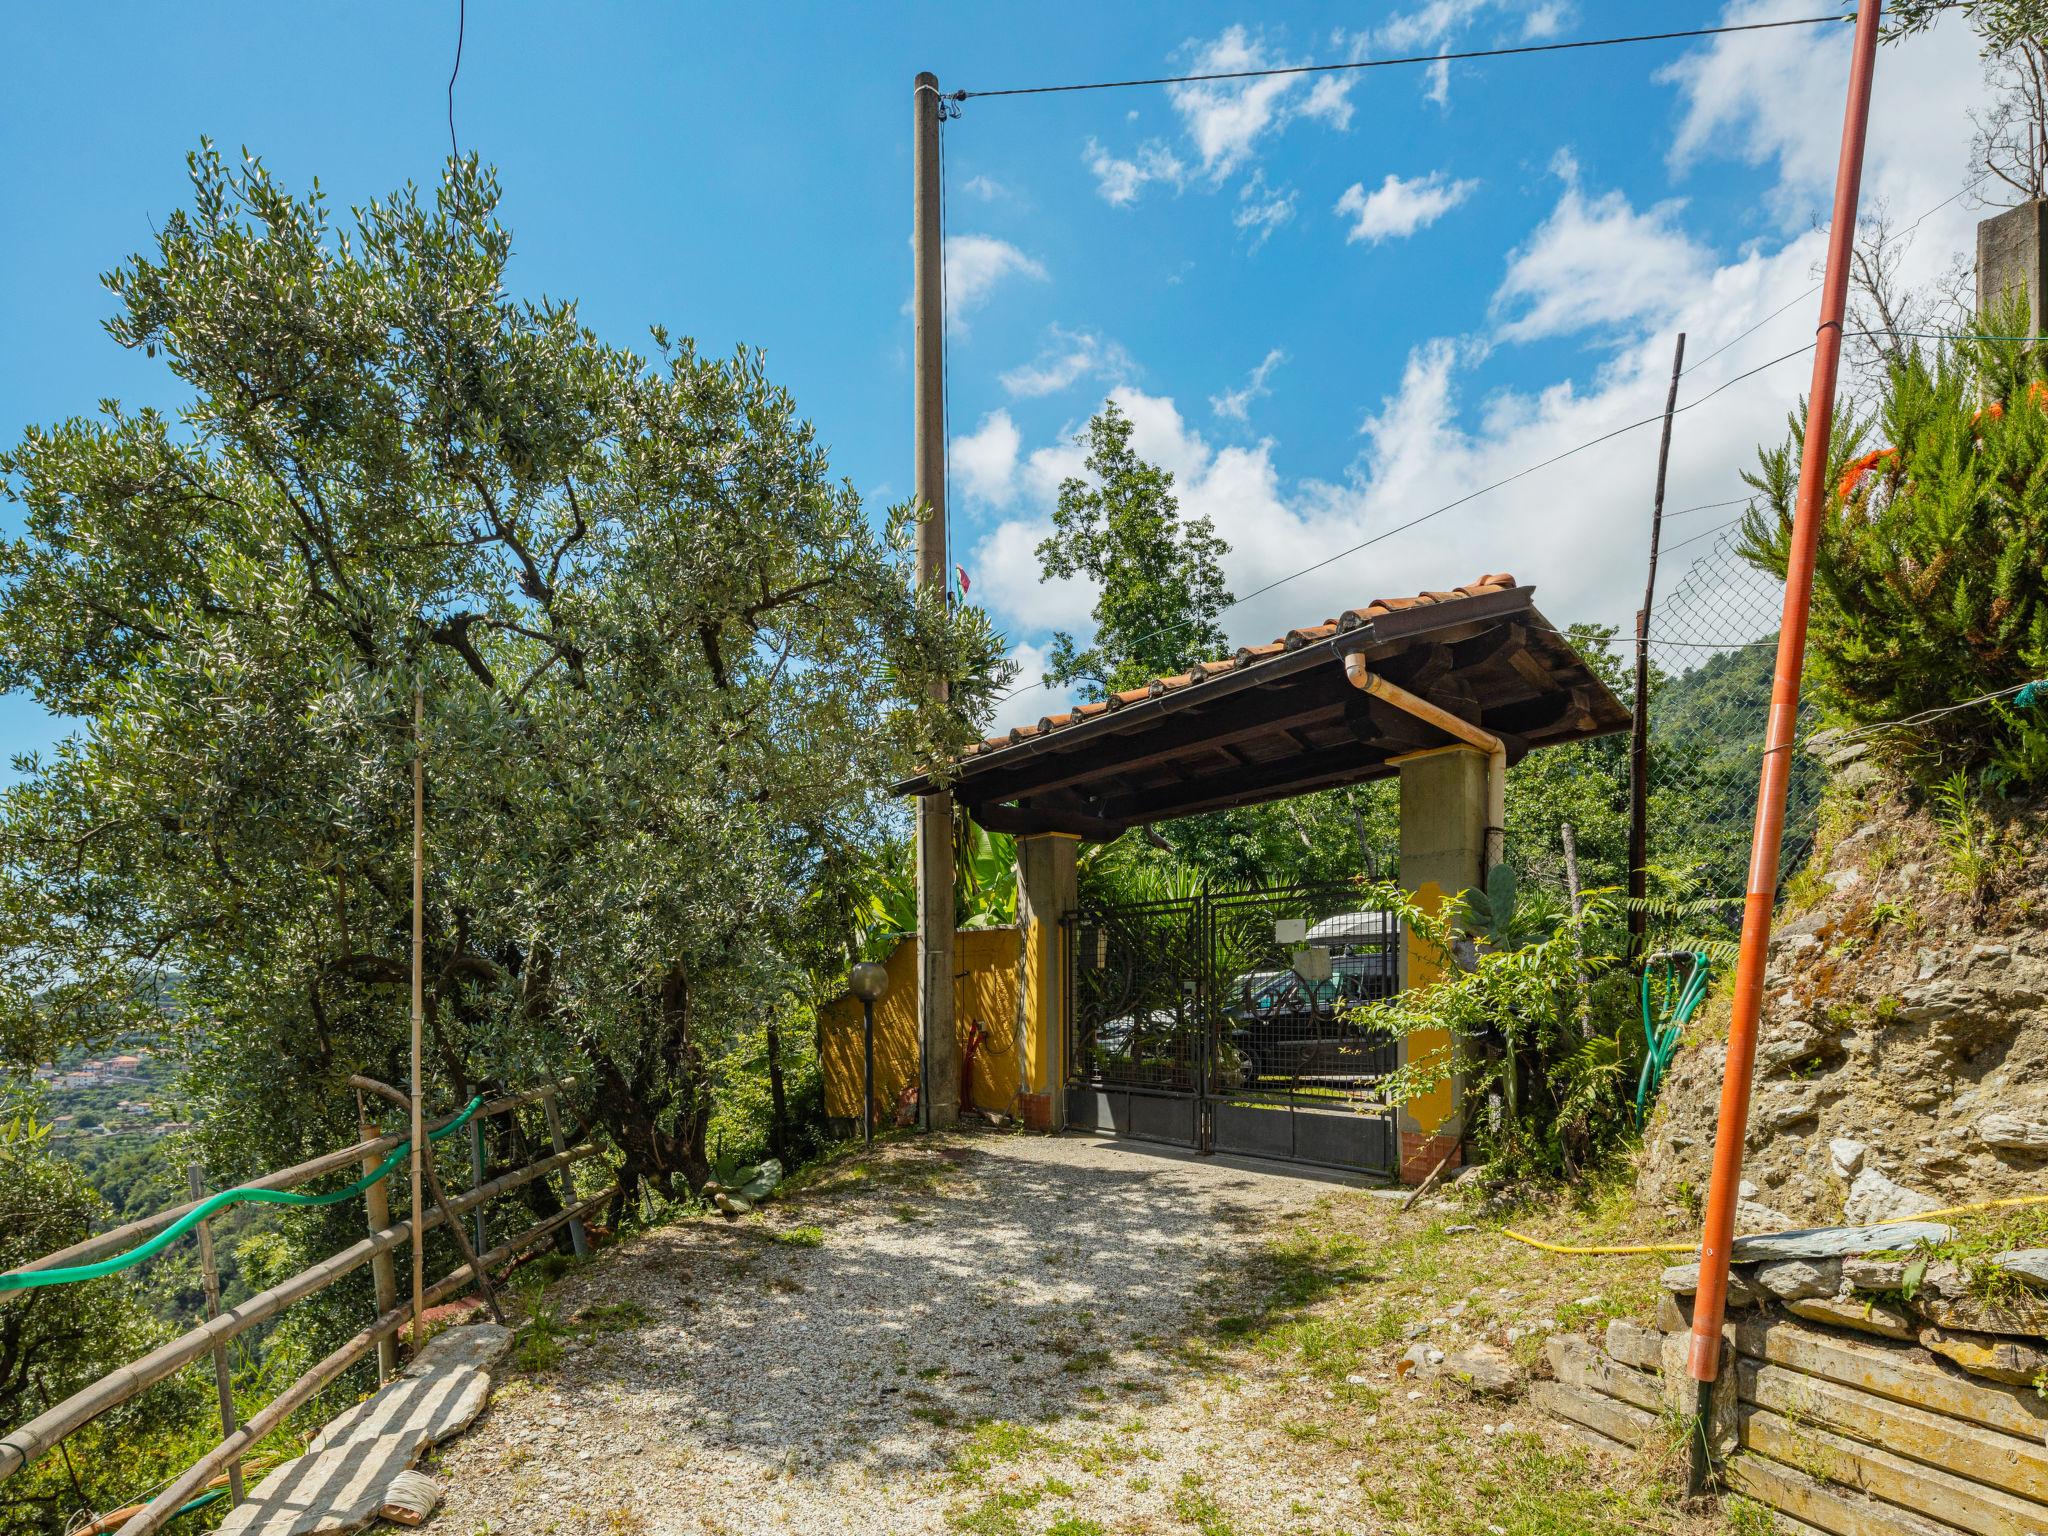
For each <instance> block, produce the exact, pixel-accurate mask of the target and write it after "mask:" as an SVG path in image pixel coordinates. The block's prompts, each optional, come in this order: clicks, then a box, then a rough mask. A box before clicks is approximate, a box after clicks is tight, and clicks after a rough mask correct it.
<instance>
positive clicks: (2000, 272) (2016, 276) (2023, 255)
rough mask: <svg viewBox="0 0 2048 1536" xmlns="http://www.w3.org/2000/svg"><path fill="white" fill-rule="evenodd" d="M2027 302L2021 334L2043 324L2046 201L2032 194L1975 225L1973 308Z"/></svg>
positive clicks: (2047, 290)
mask: <svg viewBox="0 0 2048 1536" xmlns="http://www.w3.org/2000/svg"><path fill="white" fill-rule="evenodd" d="M2015 296H2018V297H2020V298H2024V299H2025V300H2026V301H2027V334H2028V335H2030V336H2039V335H2041V334H2042V332H2043V330H2044V329H2048V325H2044V322H2048V202H2043V201H2042V200H2041V199H2039V198H2036V199H2035V200H2034V201H2033V202H2031V203H2021V204H2020V205H2019V207H2017V208H2008V209H2006V210H2005V212H2003V213H2001V214H1999V215H1997V216H1996V217H1994V218H1989V219H1985V220H1984V221H1983V222H1981V223H1980V224H1978V226H1977V312H1978V313H1979V314H1980V315H1988V314H1989V313H1990V312H1991V311H1992V310H1993V309H1995V308H1996V307H1998V306H2000V305H2003V304H2008V303H2010V302H2011V301H2012V300H2013V298H2014V297H2015Z"/></svg>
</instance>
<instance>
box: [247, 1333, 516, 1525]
mask: <svg viewBox="0 0 2048 1536" xmlns="http://www.w3.org/2000/svg"><path fill="white" fill-rule="evenodd" d="M511 1345H512V1335H511V1332H510V1330H508V1329H505V1328H500V1327H498V1326H497V1325H496V1324H494V1323H472V1324H470V1325H468V1326H466V1327H461V1328H451V1329H449V1330H448V1331H447V1332H446V1333H443V1334H440V1335H438V1336H436V1337H435V1338H433V1339H430V1340H429V1341H428V1342H427V1345H426V1347H425V1348H423V1349H422V1350H421V1351H420V1353H419V1357H418V1358H417V1359H415V1360H414V1361H413V1362H412V1363H411V1364H410V1365H408V1366H407V1367H406V1368H405V1372H404V1374H403V1375H401V1376H399V1377H397V1378H396V1379H395V1380H393V1381H391V1382H389V1383H387V1384H386V1385H385V1386H383V1387H381V1388H379V1389H378V1390H377V1391H376V1392H375V1393H373V1394H372V1395H371V1396H369V1397H367V1398H365V1399H363V1401H362V1402H360V1403H358V1404H356V1406H355V1407H353V1408H351V1409H349V1410H348V1412H346V1413H344V1414H342V1415H341V1416H340V1417H339V1418H337V1419H334V1420H333V1421H332V1422H330V1423H329V1424H328V1425H327V1426H326V1427H325V1428H324V1429H322V1430H321V1431H320V1433H319V1434H317V1435H315V1436H314V1437H313V1439H312V1442H311V1443H310V1444H309V1445H308V1446H307V1447H306V1454H305V1455H303V1456H299V1457H295V1458H294V1459H292V1460H291V1461H287V1462H284V1463H283V1464H281V1465H280V1466H277V1467H275V1468H273V1469H272V1470H271V1472H270V1474H269V1476H267V1477H265V1478H264V1479H263V1481H262V1482H261V1483H259V1484H258V1485H257V1486H256V1487H255V1489H253V1490H252V1491H251V1493H250V1495H249V1497H248V1498H247V1499H246V1500H244V1501H243V1502H242V1503H241V1504H238V1505H237V1506H236V1507H235V1508H234V1509H232V1510H231V1511H229V1513H228V1516H227V1518H226V1519H225V1520H223V1521H222V1522H221V1525H220V1531H221V1536H346V1533H348V1532H350V1531H359V1530H361V1529H363V1527H365V1526H367V1525H369V1524H371V1523H372V1522H374V1521H375V1520H377V1519H378V1518H379V1517H380V1516H382V1515H384V1514H385V1513H386V1512H387V1506H392V1511H393V1512H394V1513H397V1512H398V1511H401V1510H403V1511H407V1512H412V1511H416V1510H417V1508H418V1505H419V1504H420V1503H422V1502H424V1503H425V1505H426V1509H427V1510H428V1511H431V1509H432V1507H433V1504H432V1501H431V1499H423V1497H422V1496H423V1495H424V1494H425V1493H426V1492H427V1490H424V1489H421V1488H419V1487H417V1486H412V1485H409V1484H408V1482H407V1481H406V1480H405V1474H406V1473H408V1472H409V1471H410V1470H411V1468H412V1467H413V1466H414V1465H415V1464H416V1463H417V1462H418V1461H419V1459H420V1457H422V1456H423V1455H425V1454H426V1452H427V1450H428V1449H429V1448H430V1447H432V1446H435V1445H439V1444H440V1443H441V1442H442V1441H444V1440H447V1439H450V1438H451V1437H453V1436H455V1435H458V1434H460V1433H461V1432H462V1431H463V1430H465V1429H467V1428H468V1427H469V1425H470V1424H471V1423H472V1422H473V1421H474V1420H475V1418H476V1416H477V1415H478V1414H480V1413H482V1412H483V1410H484V1404H485V1403H486V1402H487V1401H488V1400H489V1398H490V1390H491V1368H492V1367H493V1366H494V1365H495V1364H496V1363H497V1362H498V1361H499V1360H501V1359H502V1358H503V1357H504V1355H505V1353H506V1351H507V1350H509V1349H510V1348H511ZM415 1481H416V1480H415ZM394 1496H396V1497H395V1498H394ZM398 1518H400V1519H403V1520H405V1522H406V1523H409V1524H411V1523H417V1522H416V1521H415V1520H410V1519H406V1516H405V1514H398Z"/></svg>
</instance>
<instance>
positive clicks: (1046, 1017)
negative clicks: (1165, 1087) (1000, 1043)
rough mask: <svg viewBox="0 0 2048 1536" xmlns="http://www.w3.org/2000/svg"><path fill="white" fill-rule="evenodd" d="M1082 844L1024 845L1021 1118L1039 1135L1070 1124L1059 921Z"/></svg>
mask: <svg viewBox="0 0 2048 1536" xmlns="http://www.w3.org/2000/svg"><path fill="white" fill-rule="evenodd" d="M1080 846H1081V842H1080V839H1079V838H1076V837H1070V836H1068V835H1067V834H1066V833H1064V832H1044V833H1038V834H1035V835H1033V836H1029V837H1020V838H1018V839H1017V930H1018V936H1019V938H1020V939H1021V941H1022V944H1021V951H1020V953H1019V955H1018V957H1017V968H1018V978H1017V1093H1018V1101H1017V1112H1018V1114H1019V1115H1020V1116H1021V1118H1022V1119H1023V1121H1024V1123H1025V1124H1026V1125H1028V1126H1030V1127H1031V1128H1032V1129H1033V1130H1038V1131H1047V1130H1052V1131H1056V1130H1061V1129H1064V1128H1065V1126H1066V1123H1067V1070H1066V1029H1065V1015H1066V973H1065V970H1064V956H1063V954H1062V953H1061V945H1062V942H1063V940H1064V938H1065V931H1064V930H1063V929H1062V928H1061V926H1060V919H1061V918H1063V917H1065V916H1066V915H1067V914H1068V913H1069V912H1071V911H1073V910H1074V903H1075V856H1076V854H1078V852H1079V851H1080Z"/></svg>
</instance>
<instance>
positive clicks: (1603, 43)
mask: <svg viewBox="0 0 2048 1536" xmlns="http://www.w3.org/2000/svg"><path fill="white" fill-rule="evenodd" d="M1855 19H1856V18H1855V17H1854V16H1841V15H1835V16H1795V17H1791V18H1788V19H1786V20H1783V21H1749V22H1741V23H1738V24H1736V25H1733V26H1725V27H1689V28H1686V29H1685V30H1683V31H1678V32H1638V33H1635V34H1633V35H1631V36H1627V37H1584V38H1578V39H1576V40H1574V41H1572V42H1568V43H1522V44H1520V45H1518V46H1516V47H1512V48H1470V49H1466V50H1464V51H1462V52H1459V53H1414V54H1405V55H1403V56H1401V57H1400V58H1393V59H1351V60H1347V61H1346V62H1344V63H1341V64H1285V65H1276V66H1275V67H1273V68H1270V69H1229V70H1216V71H1213V72H1210V73H1207V74H1197V75H1153V76H1149V77H1147V78H1145V79H1142V80H1089V81H1084V82H1079V83H1076V84H1072V85H1014V86H1010V87H1008V88H1006V89H1004V90H999V91H949V92H948V93H947V95H948V96H949V97H950V98H951V99H952V100H954V101H974V100H978V99H982V98H986V97H991V96H1051V95H1056V94H1059V93H1062V92H1067V91H1122V90H1129V89H1132V88H1134V87H1136V86H1141V85H1197V84H1201V83H1203V82H1205V81H1210V80H1264V79H1269V78H1271V77H1272V76H1274V75H1327V74H1335V73H1338V72H1339V71H1343V70H1354V69H1393V68H1397V67H1399V66H1402V65H1414V64H1423V65H1428V64H1457V63H1462V62H1464V61H1466V60H1469V59H1507V58H1515V57H1518V56H1520V55H1523V54H1532V53H1570V52H1573V51H1574V50H1577V49H1581V48H1614V47H1619V46H1621V45H1623V44H1628V43H1667V42H1676V41H1679V40H1681V39H1685V38H1694V37H1723V36H1726V35H1727V34H1729V33H1731V32H1775V31H1778V30H1780V29H1782V28H1785V27H1818V26H1824V25H1826V24H1827V23H1829V22H1842V21H1854V20H1855Z"/></svg>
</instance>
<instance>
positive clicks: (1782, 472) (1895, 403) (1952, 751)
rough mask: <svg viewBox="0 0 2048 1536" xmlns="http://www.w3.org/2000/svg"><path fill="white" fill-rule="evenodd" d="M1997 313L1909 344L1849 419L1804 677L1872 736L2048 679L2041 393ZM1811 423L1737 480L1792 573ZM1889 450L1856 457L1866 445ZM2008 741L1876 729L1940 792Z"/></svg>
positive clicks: (1996, 733)
mask: <svg viewBox="0 0 2048 1536" xmlns="http://www.w3.org/2000/svg"><path fill="white" fill-rule="evenodd" d="M2015 321H2016V317H2015V316H2014V315H2012V314H2010V313H2008V314H2005V315H2001V316H1997V317H1993V319H1992V322H1991V324H1989V325H1984V326H1982V328H1981V330H1980V334H1979V337H1978V339H1974V340H1971V341H1967V342H1964V343H1962V344H1960V345H1957V346H1954V347H1951V346H1948V345H1946V344H1944V345H1942V346H1939V347H1937V348H1936V349H1934V350H1933V351H1932V352H1927V351H1923V350H1921V349H1920V348H1918V347H1914V348H1911V349H1909V350H1907V351H1906V352H1905V353H1904V354H1902V355H1901V356H1900V357H1899V358H1898V359H1897V360H1895V361H1894V362H1893V364H1892V365H1891V367H1890V368H1889V369H1888V370H1887V376H1886V386H1885V391H1884V396H1883V398H1882V400H1881V401H1880V402H1879V403H1878V406H1877V410H1876V413H1875V415H1874V416H1873V417H1872V418H1870V419H1869V420H1867V421H1866V420H1853V421H1849V422H1845V423H1840V424H1838V430H1837V433H1836V437H1837V439H1838V441H1839V442H1840V445H1841V446H1840V447H1839V449H1838V450H1837V451H1836V452H1835V453H1834V455H1833V458H1834V462H1833V463H1832V464H1831V466H1830V468H1829V472H1828V493H1827V496H1826V500H1825V502H1824V504H1823V512H1822V522H1821V529H1820V538H1819V545H1818V549H1817V553H1816V561H1815V567H1814V576H1815V581H1814V604H1813V618H1812V630H1811V640H1810V644H1809V650H1808V668H1809V671H1810V673H1811V675H1812V677H1813V678H1814V680H1815V681H1816V682H1817V683H1818V684H1819V691H1820V697H1821V700H1822V704H1823V707H1824V709H1825V710H1826V712H1827V713H1828V715H1829V716H1830V717H1831V718H1832V719H1833V720H1834V721H1835V722H1836V723H1838V724H1842V725H1846V726H1864V725H1877V724H1881V723H1884V722H1889V721H1896V720H1901V719H1904V718H1906V717H1909V716H1916V715H1921V714H1924V713H1926V712H1928V711H1933V710H1940V709H1943V708H1945V707H1946V706H1949V705H1952V704H1956V703H1960V702H1961V701H1963V700H1966V699H1973V698H1976V697H1978V696H1980V695H1984V694H1990V693H1996V692H1999V691H2001V690H2006V689H2011V688H2014V687H2016V686H2018V685H2019V684H2022V683H2025V682H2027V681H2028V680H2030V679H2033V678H2039V677H2041V676H2043V675H2044V674H2048V563H2044V562H2043V559H2042V554H2041V552H2042V550H2044V549H2048V475H2044V474H2043V469H2042V466H2043V465H2044V464H2048V383H2044V382H2043V377H2042V374H2043V366H2044V360H2043V359H2042V357H2041V356H2040V355H2039V353H2038V352H2037V351H2036V350H2035V349H2034V348H2032V347H2030V346H2028V345H2026V344H2024V343H2015V342H2007V341H2002V340H1997V339H1984V338H1985V337H1986V336H1989V337H1992V338H1996V337H1999V336H2003V335H2006V334H2010V333H2011V328H2012V327H2013V326H2014V325H2015ZM1803 429H1804V423H1803V421H1801V420H1799V419H1797V418H1795V419H1794V420H1793V422H1792V430H1791V433H1790V435H1789V436H1788V438H1787V440H1786V442H1784V443H1783V444H1781V445H1780V446H1778V447H1776V448H1772V449H1767V450H1765V451H1764V452H1763V454H1762V458H1761V462H1760V464H1759V466H1758V468H1757V469H1756V470H1754V471H1750V472H1748V473H1746V474H1745V476H1744V478H1745V479H1747V480H1748V481H1749V483H1750V484H1751V485H1753V486H1754V487H1755V488H1756V489H1757V491H1758V493H1759V499H1760V505H1757V506H1754V507H1752V509H1751V511H1750V513H1749V515H1748V516H1747V517H1746V518H1745V519H1744V521H1743V545H1742V552H1743V554H1744V556H1745V557H1746V558H1748V559H1749V560H1751V561H1752V562H1754V563H1755V564H1756V565H1758V566H1759V567H1761V568H1762V569H1765V570H1768V571H1770V572H1772V573H1773V574H1775V575H1779V576H1782V575H1783V574H1784V572H1785V568H1786V563H1787V559H1788V555H1789V551H1790V547H1791V537H1792V533H1791V530H1792V503H1793V497H1794V492H1795V489H1796V483H1797V466H1798V462H1799V448H1800V444H1801V441H1802V440H1803ZM1871 441H1875V442H1878V443H1881V444H1883V445H1885V446H1883V447H1881V448H1877V449H1872V450H1870V451H1869V452H1867V453H1866V452H1863V451H1862V450H1863V449H1864V446H1865V444H1866V443H1868V442H1871ZM2009 735H2010V732H2009V730H2008V729H2004V728H2001V725H2000V721H1999V717H1998V716H1997V715H1996V714H1994V713H1992V712H1989V711H1987V712H1985V713H1983V714H1982V715H1980V716H1978V717H1976V719H1975V720H1974V722H1973V728H1972V729H1969V730H1946V729H1937V730H1932V731H1929V730H1919V731H1878V732H1875V733H1874V734H1873V736H1872V738H1871V740H1872V744H1873V746H1874V748H1875V749H1876V750H1878V751H1880V752H1883V753H1886V754H1888V755H1890V756H1892V757H1893V758H1895V759H1901V760H1906V761H1908V762H1910V764H1911V765H1912V766H1913V767H1914V768H1916V769H1917V770H1919V771H1920V772H1921V773H1922V774H1923V776H1925V777H1926V778H1928V779H1929V780H1930V781H1931V780H1932V779H1933V778H1937V777H1940V776H1941V775H1943V774H1945V773H1947V772H1949V771H1952V770H1954V769H1956V768H1970V769H1975V768H1981V767H1983V766H1985V765H1986V764H1987V763H1989V762H1990V761H1992V760H1993V759H1994V758H1995V757H1997V756H1998V754H1999V753H2000V752H2001V749H2002V748H2006V747H2009V746H2010V741H2009Z"/></svg>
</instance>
